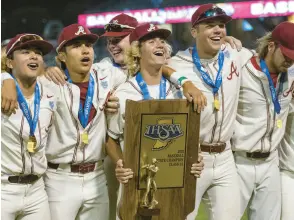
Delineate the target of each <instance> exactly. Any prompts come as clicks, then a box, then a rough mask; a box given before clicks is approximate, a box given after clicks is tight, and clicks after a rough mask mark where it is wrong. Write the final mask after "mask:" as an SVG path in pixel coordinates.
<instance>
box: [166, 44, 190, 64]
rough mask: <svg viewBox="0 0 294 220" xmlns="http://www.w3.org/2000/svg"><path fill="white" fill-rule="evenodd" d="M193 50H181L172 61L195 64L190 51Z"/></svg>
mask: <svg viewBox="0 0 294 220" xmlns="http://www.w3.org/2000/svg"><path fill="white" fill-rule="evenodd" d="M191 49H192V48H187V49H186V50H179V51H178V52H177V53H176V55H175V56H173V57H172V58H171V59H170V61H171V62H188V63H193V60H192V55H191V53H190V50H191Z"/></svg>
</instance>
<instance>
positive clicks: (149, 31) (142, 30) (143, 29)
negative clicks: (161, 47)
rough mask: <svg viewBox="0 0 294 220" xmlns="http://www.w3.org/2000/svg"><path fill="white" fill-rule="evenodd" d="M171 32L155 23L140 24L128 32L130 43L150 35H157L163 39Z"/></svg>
mask: <svg viewBox="0 0 294 220" xmlns="http://www.w3.org/2000/svg"><path fill="white" fill-rule="evenodd" d="M170 34H171V32H170V31H169V30H168V29H163V28H158V26H156V25H155V24H148V23H146V24H142V25H139V26H137V27H136V28H135V30H134V31H133V32H132V33H131V34H130V43H132V42H133V41H137V40H140V39H142V38H143V37H146V36H148V35H150V36H156V37H157V36H159V37H162V38H163V39H167V38H168V37H169V36H170Z"/></svg>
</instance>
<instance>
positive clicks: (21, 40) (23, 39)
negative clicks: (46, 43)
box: [7, 34, 43, 54]
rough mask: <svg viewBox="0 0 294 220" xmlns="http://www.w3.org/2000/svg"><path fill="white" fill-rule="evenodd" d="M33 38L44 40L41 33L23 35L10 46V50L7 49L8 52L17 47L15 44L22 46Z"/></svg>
mask: <svg viewBox="0 0 294 220" xmlns="http://www.w3.org/2000/svg"><path fill="white" fill-rule="evenodd" d="M32 40H43V38H42V37H40V36H39V35H35V34H26V35H23V36H21V37H20V38H18V39H17V40H16V41H15V42H14V43H13V44H12V46H11V47H10V49H9V51H7V54H9V52H10V51H11V50H12V49H14V48H15V46H21V44H24V43H27V42H28V41H32Z"/></svg>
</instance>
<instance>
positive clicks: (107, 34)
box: [101, 31, 132, 37]
mask: <svg viewBox="0 0 294 220" xmlns="http://www.w3.org/2000/svg"><path fill="white" fill-rule="evenodd" d="M131 33H132V32H131V31H130V32H127V31H124V32H110V31H109V32H105V33H104V34H102V35H101V37H124V36H127V35H129V34H131Z"/></svg>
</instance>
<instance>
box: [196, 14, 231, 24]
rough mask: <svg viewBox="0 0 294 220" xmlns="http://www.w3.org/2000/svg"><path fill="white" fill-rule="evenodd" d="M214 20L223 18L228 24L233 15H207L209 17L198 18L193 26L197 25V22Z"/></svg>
mask: <svg viewBox="0 0 294 220" xmlns="http://www.w3.org/2000/svg"><path fill="white" fill-rule="evenodd" d="M213 20H221V21H223V22H224V23H225V24H226V23H228V22H230V21H231V20H232V17H231V16H228V15H217V16H214V17H207V18H203V19H200V20H197V21H196V22H195V23H194V24H193V25H192V26H195V25H196V24H199V23H202V22H207V21H213Z"/></svg>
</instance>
